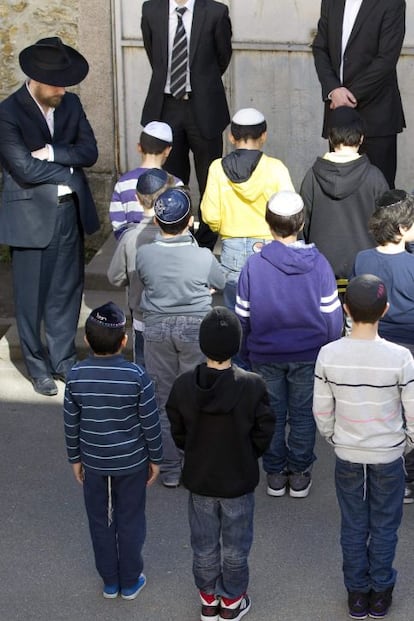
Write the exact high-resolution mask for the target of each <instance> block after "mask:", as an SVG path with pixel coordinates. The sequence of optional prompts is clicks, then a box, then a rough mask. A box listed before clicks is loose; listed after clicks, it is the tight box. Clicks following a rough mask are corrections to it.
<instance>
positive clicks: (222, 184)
mask: <svg viewBox="0 0 414 621" xmlns="http://www.w3.org/2000/svg"><path fill="white" fill-rule="evenodd" d="M334 112H336V113H337V114H334V113H333V115H332V117H333V119H334V121H335V122H336V125H334V126H333V127H332V129H331V137H332V146H333V148H334V153H332V154H327V155H326V156H325V158H318V161H317V162H316V163H315V165H314V167H313V168H312V170H311V171H309V173H308V175H307V176H306V177H305V180H304V183H303V188H304V189H303V196H304V199H302V198H301V196H300V195H299V194H296V193H295V192H294V190H293V185H292V182H291V180H290V176H289V173H288V170H287V168H286V167H285V166H284V165H283V164H282V162H280V161H279V160H277V159H276V158H270V157H268V156H266V155H265V154H264V153H263V151H262V147H263V144H264V141H265V139H266V121H265V119H264V117H263V115H261V113H260V112H258V111H257V110H254V109H244V110H241V111H239V112H238V113H236V115H235V116H234V117H233V120H232V124H231V130H230V131H231V137H232V138H231V140H232V142H233V144H234V145H235V147H236V149H235V150H234V151H233V152H232V153H231V154H230V155H228V156H226V157H224V158H223V159H222V160H216V161H215V162H213V164H212V165H211V167H210V172H209V177H208V181H207V188H206V191H205V194H204V196H203V197H202V202H201V210H202V213H203V218H204V220H205V222H207V224H209V225H210V226H211V228H212V230H213V231H215V232H218V233H220V235H221V236H222V239H223V249H222V256H221V265H220V263H219V262H218V261H217V259H216V258H215V257H214V256H213V254H212V253H211V251H210V250H208V249H207V248H200V247H199V246H198V244H197V243H196V242H195V240H194V237H193V235H192V232H191V231H192V227H193V218H192V214H191V209H192V208H191V201H190V197H189V193H188V190H187V188H184V187H177V183H179V181H178V180H176V179H174V178H172V177H171V176H169V175H168V173H166V172H164V171H163V170H162V168H161V167H162V165H163V161H164V157H165V153H166V151H165V149H168V148H169V141H168V140H166V138H168V139H170V138H171V136H170V134H169V133H168V126H167V127H165V124H164V123H159V122H152V123H150V124H149V125H150V126H147V127H145V128H144V131H143V134H142V135H141V139H140V144H141V150H142V151H144V158H146V157H147V155H148V154H147V153H145V149H144V148H143V144H144V142H145V135H146V134H149V135H150V136H151V137H152V139H153V140H152V141H151V147H150V149H153V150H154V151H155V150H157V151H158V153H156V155H158V159H157V160H154V159H152V160H151V162H150V163H149V166H148V168H147V167H146V166H144V165H143V166H142V167H141V168H140V169H137V170H136V171H132V172H131V173H127V175H126V176H124V178H123V180H124V181H125V185H124V186H122V182H121V180H120V182H119V184H118V188H117V190H116V192H119V190H121V198H120V200H116V198H115V194H114V199H113V201H112V203H111V214H112V215H111V218H113V223H114V231H115V233H116V235H117V238H118V239H119V241H118V247H117V250H116V253H115V255H114V259H113V261H112V263H111V266H110V268H109V272H108V275H109V278H110V280H111V281H112V282H114V283H115V284H118V285H124V284H127V285H128V287H129V302H128V305H129V308H130V311H131V313H132V317H133V322H134V334H135V347H134V350H135V360H136V362H137V363H139V364H135V363H130V362H126V360H125V359H124V358H123V357H122V356H121V355H120V354H121V350H122V348H123V347H124V346H125V343H126V334H125V325H126V319H125V315H124V314H123V312H122V311H120V309H118V308H117V307H115V305H113V304H112V303H108V304H107V305H105V306H104V307H101V308H99V309H95V310H94V311H93V312H92V313H91V315H90V317H89V319H88V321H87V324H86V338H87V340H88V343H89V344H90V346H91V349H92V352H93V353H92V355H91V356H90V357H89V358H88V359H87V360H86V361H83V362H80V363H78V364H77V365H75V367H74V368H73V370H72V371H71V373H70V374H69V376H68V380H67V386H66V394H65V430H66V440H67V447H68V455H69V460H70V461H71V463H72V464H73V469H74V474H75V477H76V478H77V480H78V481H79V482H82V483H83V488H84V494H85V503H86V509H87V512H88V518H89V524H90V530H91V537H92V542H93V547H94V552H95V559H96V566H97V569H98V572H99V574H100V575H101V577H102V579H103V583H104V588H103V594H104V597H107V598H114V597H117V595H118V594H119V593H120V594H121V596H122V597H123V598H124V599H133V598H135V597H136V596H137V595H138V593H139V591H140V590H141V589H142V588H143V586H144V585H145V580H146V579H145V576H144V574H143V573H142V569H143V563H142V557H141V548H142V543H143V533H144V532H145V515H144V507H145V486H146V479H147V478H148V483H151V482H152V481H153V480H155V478H156V476H157V474H158V471H159V470H160V471H161V480H162V483H163V484H164V485H165V486H166V487H172V488H173V487H177V486H178V485H179V484H180V481H181V479H182V481H183V483H184V485H185V486H186V487H187V489H188V490H189V493H190V501H189V522H190V530H191V545H192V549H193V559H194V560H193V573H194V579H195V583H196V586H197V588H198V590H199V593H200V598H201V617H200V618H201V620H202V621H209V620H211V619H213V620H215V621H223V620H225V619H233V620H236V621H238V620H239V619H241V618H242V617H243V616H244V615H245V614H246V613H247V612H248V611H249V609H250V605H251V600H250V597H249V595H248V594H247V587H248V576H249V571H248V554H249V550H250V547H251V543H252V536H253V534H252V533H253V507H254V497H253V493H254V489H255V487H256V486H257V484H258V482H259V469H258V463H257V462H258V458H259V457H261V456H263V467H264V470H265V472H266V474H267V492H268V494H269V495H271V496H276V497H277V496H282V495H284V494H285V493H286V491H287V490H289V494H290V496H292V497H296V498H304V497H306V496H307V495H308V494H309V490H310V487H311V484H312V478H311V470H312V464H313V462H314V460H315V459H316V458H315V455H314V443H315V429H316V426H317V427H318V428H319V430H320V432H321V434H322V435H323V436H324V437H326V439H327V440H328V441H329V442H330V443H331V444H333V445H334V447H335V452H336V475H335V482H336V489H337V496H338V502H339V505H340V509H341V514H342V526H341V545H342V551H343V558H344V565H343V569H344V580H345V586H346V588H347V590H348V606H349V614H350V616H351V617H352V618H355V619H364V618H366V617H367V616H368V614H369V615H370V616H371V617H372V618H383V617H384V616H385V615H386V614H387V612H388V609H389V607H390V605H391V600H392V590H393V587H394V584H395V579H396V572H395V570H394V569H393V567H392V564H393V559H394V554H395V547H396V541H397V529H398V526H399V524H400V521H401V515H402V504H403V497H404V490H405V478H404V463H403V453H404V447H405V444H406V438H408V440H409V442H410V443H411V444H413V443H414V409H413V405H412V403H414V363H413V358H412V356H411V354H410V352H409V351H408V349H407V347H402V346H401V344H403V345H404V344H406V343H407V342H408V336H407V335H408V334H409V327H408V324H409V321H408V320H407V321H406V324H407V326H400V329H397V330H396V332H395V338H393V339H392V340H394V341H395V342H396V343H399V344H396V343H389V342H387V341H385V340H384V339H381V338H379V337H378V334H377V328H378V323H379V322H380V330H382V329H383V328H382V326H383V322H385V321H386V320H385V318H384V319H383V317H384V316H385V313H386V311H387V308H388V304H387V290H386V287H385V285H384V281H385V276H383V275H381V274H380V275H379V276H380V277H378V276H375V275H374V276H373V275H367V274H364V273H362V275H359V276H357V277H355V278H353V279H352V281H351V283H350V284H349V285H348V287H347V289H346V292H345V297H344V300H345V305H344V308H345V311H346V313H347V315H348V316H349V317H350V318H351V320H352V324H353V325H352V332H351V334H350V336H346V337H342V338H341V334H342V331H343V313H342V308H341V303H340V301H339V296H338V290H337V282H336V279H338V278H346V279H348V278H350V277H351V275H352V268H353V263H354V258H355V254H356V253H357V252H358V251H363V252H362V253H361V254H360V255H358V257H360V256H362V259H364V260H365V261H367V260H368V259H369V257H368V256H366V257H365V255H367V253H369V252H371V251H370V250H367V248H370V247H372V246H373V240H372V238H371V237H370V232H369V230H368V218H369V217H370V216H371V214H372V213H373V212H374V209H375V201H376V200H377V199H378V196H379V195H381V194H382V193H383V192H384V190H386V189H387V185H386V182H385V180H384V179H383V177H382V174H381V173H380V172H379V171H378V170H377V169H376V168H375V167H373V166H371V165H370V163H369V161H368V160H367V158H366V156H361V157H360V156H359V155H358V152H357V151H358V145H359V143H360V141H361V140H362V138H363V131H362V129H363V128H362V126H361V125H360V124H358V123H360V121H359V120H358V117H357V113H356V112H355V111H353V110H347V111H345V110H343V109H341V108H339V109H338V110H337V111H334ZM355 115H356V116H355ZM146 149H148V147H146ZM319 160H320V161H319ZM148 162H149V160H148V159H147V163H148ZM144 163H145V160H144V162H143V164H144ZM335 176H336V177H337V179H336V180H334V181H333V186H334V187H335V188H336V191H337V195H335V194H333V193H329V192H324V188H325V187H326V186H324V185H323V183H320V182H319V179H320V178H321V177H322V178H324V179H325V180H326V179H328V178H329V177H331V178H333V177H335ZM345 177H348V178H347V179H346V180H345ZM121 179H122V178H121ZM342 181H343V184H342V185H341V182H342ZM349 183H350V184H351V186H352V187H351V186H350V185H349ZM134 184H135V189H134ZM341 188H342V190H341ZM352 188H353V191H352ZM135 190H136V191H137V195H138V198H139V201H140V202H139V203H138V202H137V201H136V200H135V201H132V200H131V192H132V191H133V192H134V193H135ZM122 192H125V196H126V202H127V207H126V209H125V210H124V209H123V207H122ZM341 192H342V194H341ZM127 194H128V196H127ZM351 194H352V195H353V199H352V200H351V199H350V198H349V197H350V195H351ZM391 194H392V193H391ZM322 195H323V197H325V199H326V200H325V201H324V200H322ZM392 196H394V194H392ZM392 196H391V197H390V196H388V197H386V199H385V202H386V208H385V209H384V208H383V207H381V206H379V207H378V209H377V210H376V211H375V213H374V215H373V217H372V219H371V221H370V229H371V234H373V235H374V237H375V239H377V237H376V236H375V231H378V230H382V228H383V227H382V226H380V225H379V224H378V222H377V221H378V218H379V217H380V216H379V215H378V211H381V209H382V212H381V215H382V216H383V217H385V216H386V214H388V209H390V210H391V212H392V211H393V209H394V210H395V211H396V213H395V214H394V216H393V217H394V229H393V233H392V234H391V233H390V237H387V238H385V237H384V238H383V240H382V242H383V245H384V246H386V245H387V244H391V245H392V246H391V247H392V249H393V250H395V248H398V250H395V252H394V251H393V250H389V251H387V250H383V249H382V250H381V248H379V249H375V252H378V255H379V256H382V255H384V256H386V257H396V256H398V254H399V253H400V252H401V253H403V255H404V259H401V260H402V261H403V262H404V263H406V264H407V276H402V277H401V283H400V284H401V287H400V284H399V283H398V286H397V285H396V286H395V287H394V289H392V287H393V280H392V278H391V279H390V280H391V283H390V287H389V289H390V290H391V293H390V292H389V296H391V295H392V296H393V297H392V298H391V297H390V299H391V300H392V301H391V306H393V303H394V299H398V295H400V297H402V296H403V294H402V292H401V291H402V287H403V286H404V284H406V283H407V281H408V279H409V276H408V273H409V270H410V269H411V255H409V253H406V251H405V249H404V243H405V242H406V241H411V239H412V238H414V233H413V232H412V231H411V228H413V229H414V201H413V199H412V198H411V197H410V196H408V195H404V197H403V198H401V196H399V195H398V198H399V199H401V200H397V201H395V204H394V203H393V199H392ZM118 197H119V193H118ZM341 201H343V203H342V204H343V208H344V212H343V213H345V211H346V210H349V209H351V208H353V206H354V205H355V206H356V207H358V206H361V211H358V210H357V209H354V211H353V212H352V213H353V214H354V215H350V216H349V222H348V220H346V221H344V222H342V224H340V230H339V236H338V235H336V237H335V239H334V241H333V244H332V247H333V248H335V247H336V245H337V244H338V243H339V242H338V239H339V238H342V237H343V238H346V239H348V236H350V237H351V238H352V237H353V235H354V233H355V235H360V236H359V237H356V240H357V241H356V243H355V246H354V247H352V248H351V249H349V248H348V247H346V252H345V246H344V252H343V253H341V254H340V255H338V254H337V255H336V257H339V258H340V259H341V261H342V264H341V266H340V268H338V270H337V269H336V267H335V260H334V259H335V257H334V258H332V259H331V257H330V256H329V253H328V252H326V254H327V258H326V257H325V256H324V254H325V253H324V254H322V253H321V251H320V248H317V247H316V246H315V245H314V244H313V243H312V242H313V239H312V237H314V236H315V237H316V236H318V235H319V236H320V235H321V231H322V230H323V226H329V223H328V220H331V221H332V222H334V220H333V218H335V217H336V216H335V215H334V213H335V212H334V208H335V209H336V208H338V209H339V210H340V203H341ZM320 205H322V209H323V210H324V214H323V226H322V224H319V226H318V225H317V222H318V217H319V216H318V209H319V207H320ZM351 206H352V207H351ZM354 212H355V213H354ZM384 214H385V216H384ZM355 215H357V216H358V220H357V222H356V224H355V227H356V228H355V230H354V229H353V228H352V222H353V221H354V216H355ZM376 218H377V220H376ZM380 221H381V220H380ZM381 222H382V221H381ZM304 227H305V233H304V235H303V234H302V231H303V229H304ZM390 228H392V227H390ZM361 229H362V232H360V231H361ZM303 236H304V238H305V239H302V237H303ZM321 239H324V236H322V237H321ZM317 245H318V244H317ZM394 246H395V248H394ZM372 252H374V251H372ZM364 253H365V254H364ZM404 253H406V254H407V255H408V256H409V257H410V259H407V257H406V255H405V254H404ZM351 254H353V256H352V257H351ZM350 257H351V258H350ZM391 261H392V260H391V259H390V262H391ZM371 263H372V261H371ZM378 264H381V261H379V260H378ZM355 266H356V267H355V269H356V268H357V266H358V260H357V262H356V264H355ZM398 266H399V263H398ZM397 269H399V267H398V268H397ZM370 271H371V270H370ZM372 272H373V273H374V274H375V270H374V269H372ZM360 274H361V272H360ZM387 284H388V283H387ZM215 290H224V292H225V295H224V301H225V304H226V306H227V308H226V307H225V306H223V307H221V306H216V307H214V308H213V309H212V293H213V291H215ZM393 317H394V319H393V321H394V322H397V323H398V321H399V319H398V313H395V314H394V316H393ZM395 318H396V319H395ZM391 323H393V322H391ZM400 323H404V319H403V320H402V321H400ZM405 328H406V331H404V330H405ZM384 330H385V331H386V327H385V328H384ZM143 354H145V355H144V357H143ZM236 356H237V362H239V363H240V366H238V365H236V364H234V360H235V357H236ZM338 361H340V362H338ZM143 362H144V365H145V370H144V368H143V366H144V365H143V364H142V363H143ZM315 365H316V370H315ZM241 366H244V367H245V368H244V369H242V368H241ZM246 369H249V370H246ZM150 378H151V379H150ZM151 380H152V381H151ZM314 386H315V391H314ZM154 389H155V391H154ZM368 392H369V398H367V394H368ZM154 394H155V396H154ZM155 397H156V399H155ZM367 401H368V402H369V404H370V405H369V415H367ZM106 403H107V407H106V405H105V404H106ZM156 404H157V405H156ZM157 406H158V407H157ZM157 410H158V412H159V413H157ZM372 420H375V421H376V422H375V424H374V423H372V422H370V421H372ZM315 421H316V423H315ZM288 424H289V434H288V436H287V438H286V428H287V425H288ZM161 447H162V448H161ZM162 452H163V455H162ZM148 471H149V475H148ZM385 482H386V487H387V489H386V494H385V495H384V494H383V493H382V492H381V493H379V490H380V488H381V489H382V488H383V487H384V485H385ZM131 494H135V496H134V502H133V503H132V502H130V496H131ZM137 498H138V500H137ZM137 504H139V505H140V507H139V508H138V506H137ZM384 551H385V552H384Z"/></svg>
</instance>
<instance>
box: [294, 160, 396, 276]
mask: <svg viewBox="0 0 414 621" xmlns="http://www.w3.org/2000/svg"><path fill="white" fill-rule="evenodd" d="M386 190H388V184H387V182H386V180H385V178H384V175H383V174H382V172H381V171H380V170H379V169H378V168H377V167H376V166H373V165H372V164H371V163H370V161H369V159H368V157H367V156H366V155H365V154H364V155H361V157H359V158H358V159H355V160H351V161H349V162H340V163H338V162H333V161H331V160H328V159H325V158H322V157H318V158H317V160H316V162H315V163H314V165H313V166H312V168H311V169H310V170H309V171H308V172H307V174H306V176H305V178H304V180H303V182H302V186H301V189H300V194H301V196H302V198H303V202H304V203H305V228H304V237H305V240H306V242H308V243H312V242H313V243H314V244H315V245H316V246H317V248H318V250H320V252H322V254H324V255H325V257H326V258H327V259H328V261H329V263H330V264H331V266H332V269H333V271H334V272H335V276H336V278H349V277H350V275H351V272H352V268H353V264H354V260H355V256H356V255H357V253H358V252H359V251H360V250H365V249H367V248H372V247H373V246H375V241H374V238H373V237H372V236H371V235H370V233H369V232H368V220H369V218H370V216H371V214H372V212H373V211H374V209H375V201H376V199H377V198H379V197H380V196H381V194H383V192H385V191H386Z"/></svg>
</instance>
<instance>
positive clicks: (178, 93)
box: [171, 6, 188, 99]
mask: <svg viewBox="0 0 414 621" xmlns="http://www.w3.org/2000/svg"><path fill="white" fill-rule="evenodd" d="M175 10H176V12H177V19H178V22H177V30H176V31H175V36H174V42H173V49H172V54H171V94H172V95H173V96H174V97H175V98H176V99H181V97H184V95H185V89H186V84H187V57H188V51H187V35H186V32H185V29H184V24H183V15H184V13H185V11H186V10H187V9H186V7H185V6H184V7H181V8H177V9H175Z"/></svg>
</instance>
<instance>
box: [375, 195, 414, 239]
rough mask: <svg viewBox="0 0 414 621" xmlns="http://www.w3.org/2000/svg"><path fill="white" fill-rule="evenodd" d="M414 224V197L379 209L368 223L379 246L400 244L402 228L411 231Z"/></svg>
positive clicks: (408, 197) (407, 197) (407, 196)
mask: <svg viewBox="0 0 414 621" xmlns="http://www.w3.org/2000/svg"><path fill="white" fill-rule="evenodd" d="M413 224H414V197H413V196H410V195H409V194H408V195H406V198H404V199H403V200H400V201H397V202H395V203H391V204H388V205H387V204H386V205H382V206H381V207H377V209H376V210H375V211H374V213H373V214H372V216H371V217H370V219H369V221H368V228H369V231H370V232H371V234H372V236H373V237H374V239H375V241H376V242H377V244H379V245H381V246H382V245H384V244H389V243H392V244H398V242H399V241H401V232H400V228H404V229H409V228H411V227H412V225H413Z"/></svg>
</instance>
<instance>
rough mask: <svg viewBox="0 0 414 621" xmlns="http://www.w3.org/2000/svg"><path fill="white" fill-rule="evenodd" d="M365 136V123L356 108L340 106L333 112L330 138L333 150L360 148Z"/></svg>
mask: <svg viewBox="0 0 414 621" xmlns="http://www.w3.org/2000/svg"><path fill="white" fill-rule="evenodd" d="M363 136H364V122H363V120H362V118H361V116H360V115H359V113H358V112H357V111H356V110H354V108H349V107H348V106H340V107H339V108H335V110H332V111H331V113H330V118H329V133H328V138H329V142H330V144H331V145H332V148H333V149H336V148H338V147H339V146H341V145H342V146H344V147H359V145H360V144H361V141H362V138H363Z"/></svg>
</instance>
